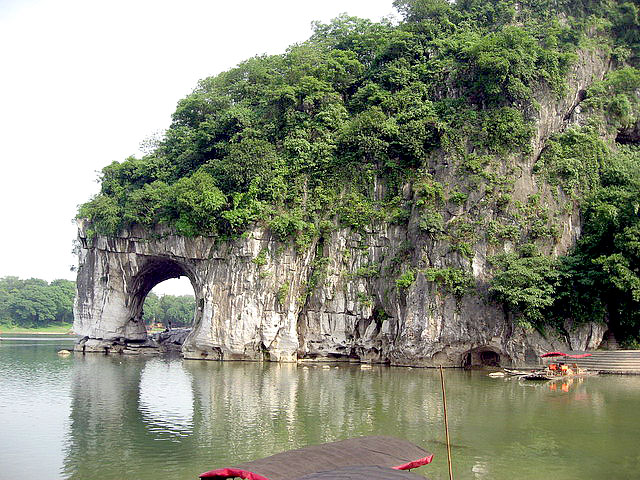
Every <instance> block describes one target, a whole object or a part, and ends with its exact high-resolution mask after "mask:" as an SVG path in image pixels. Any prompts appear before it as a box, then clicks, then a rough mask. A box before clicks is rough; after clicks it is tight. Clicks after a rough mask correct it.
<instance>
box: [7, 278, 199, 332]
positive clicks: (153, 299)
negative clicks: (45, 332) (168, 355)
mask: <svg viewBox="0 0 640 480" xmlns="http://www.w3.org/2000/svg"><path fill="white" fill-rule="evenodd" d="M75 294H76V283H75V282H73V281H71V280H64V279H58V280H53V281H52V282H51V283H47V282H46V281H45V280H41V279H39V278H29V279H26V280H22V279H20V278H18V277H11V276H8V277H3V278H0V325H14V326H18V327H23V328H43V327H48V326H54V325H62V324H68V323H72V322H73V299H74V297H75ZM194 310H195V299H194V297H193V296H192V295H182V296H175V295H162V296H160V297H158V296H157V295H156V294H154V293H149V295H147V299H146V302H145V305H144V319H145V321H146V322H148V323H150V322H151V321H155V322H162V323H164V324H165V325H166V324H168V323H169V322H171V324H172V325H175V326H184V325H190V324H191V320H192V319H193V312H194Z"/></svg>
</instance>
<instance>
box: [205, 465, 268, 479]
mask: <svg viewBox="0 0 640 480" xmlns="http://www.w3.org/2000/svg"><path fill="white" fill-rule="evenodd" d="M200 478H244V479H245V480H269V479H268V478H267V477H263V476H262V475H259V474H257V473H254V472H250V471H248V470H242V469H239V468H218V469H217V470H209V471H208V472H204V473H201V474H200Z"/></svg>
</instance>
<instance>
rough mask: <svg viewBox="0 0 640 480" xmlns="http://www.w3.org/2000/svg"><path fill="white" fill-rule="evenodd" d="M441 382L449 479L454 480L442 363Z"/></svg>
mask: <svg viewBox="0 0 640 480" xmlns="http://www.w3.org/2000/svg"><path fill="white" fill-rule="evenodd" d="M440 382H441V383H442V405H443V406H444V433H445V437H446V439H447V461H448V462H449V480H453V469H452V467H451V443H450V442H449V419H448V417H447V393H446V391H445V389H444V373H443V372H442V365H440Z"/></svg>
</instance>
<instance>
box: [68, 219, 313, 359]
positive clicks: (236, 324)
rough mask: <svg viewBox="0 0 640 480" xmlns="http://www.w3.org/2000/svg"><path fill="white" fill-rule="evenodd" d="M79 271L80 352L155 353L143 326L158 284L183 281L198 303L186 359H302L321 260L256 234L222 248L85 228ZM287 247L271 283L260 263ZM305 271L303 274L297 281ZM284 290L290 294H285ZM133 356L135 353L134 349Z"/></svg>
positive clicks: (169, 236) (159, 234)
mask: <svg viewBox="0 0 640 480" xmlns="http://www.w3.org/2000/svg"><path fill="white" fill-rule="evenodd" d="M78 227H79V228H78V236H79V246H80V248H79V265H78V276H77V283H76V286H77V295H76V300H75V305H74V331H75V333H76V334H77V335H79V336H81V337H82V340H81V341H80V342H79V343H78V345H76V350H78V351H83V352H99V353H113V352H124V353H135V352H144V351H145V349H153V348H154V345H153V342H151V341H150V340H149V339H148V338H147V333H146V329H145V326H144V322H143V320H142V308H143V305H144V300H145V297H146V296H147V294H148V293H149V292H150V291H151V289H152V288H153V287H154V286H155V285H157V284H158V283H160V282H162V281H164V280H167V279H170V278H176V277H180V276H186V277H188V278H189V280H190V281H191V285H192V286H193V289H194V294H195V299H196V311H195V313H194V321H193V329H192V331H191V333H190V334H189V335H188V337H187V338H186V339H185V342H184V344H183V347H182V353H183V355H184V356H185V357H186V358H197V359H232V360H240V359H243V360H263V359H265V358H266V359H269V360H276V361H292V360H295V359H296V357H297V350H298V346H299V344H298V337H297V329H296V327H297V320H298V314H299V312H300V305H299V304H298V303H297V301H296V300H297V295H296V292H298V291H300V290H301V289H302V288H303V287H302V282H303V281H304V279H305V278H306V276H307V274H308V270H309V265H310V263H311V258H312V257H311V253H309V254H307V255H296V254H295V252H294V250H293V246H291V247H288V248H278V247H279V246H278V245H276V243H275V242H274V241H273V239H272V238H271V237H270V236H269V235H264V237H263V236H262V235H263V234H262V232H261V231H256V232H255V233H254V235H253V236H252V237H250V238H242V239H238V240H237V241H229V242H216V241H215V239H212V238H206V237H194V238H185V237H182V236H179V235H175V234H174V233H172V232H169V231H162V230H156V231H153V232H148V231H143V230H141V229H132V230H131V231H125V232H122V233H120V234H119V235H118V236H113V237H106V236H102V235H90V234H89V231H90V224H88V223H86V222H83V221H79V225H78ZM268 247H270V248H272V249H273V250H276V249H277V255H278V262H277V264H275V262H274V264H273V265H271V269H270V271H269V275H264V269H262V266H261V265H260V264H259V263H256V262H254V260H255V258H256V257H257V256H258V255H259V254H260V252H262V251H263V250H265V249H266V248H268ZM292 271H299V272H301V274H300V275H299V276H295V277H294V276H292V275H291V272H292ZM282 285H286V286H287V287H288V288H287V290H288V294H287V295H284V296H283V295H282V293H281V292H282V291H283V288H282ZM132 349H133V350H134V351H132Z"/></svg>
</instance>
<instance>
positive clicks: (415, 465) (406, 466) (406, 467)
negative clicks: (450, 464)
mask: <svg viewBox="0 0 640 480" xmlns="http://www.w3.org/2000/svg"><path fill="white" fill-rule="evenodd" d="M432 460H433V454H431V455H428V456H426V457H424V458H419V459H418V460H414V461H413V462H409V463H405V464H402V465H398V466H397V467H391V468H393V469H394V470H411V469H412V468H418V467H422V466H423V465H428V464H430V463H431V461H432Z"/></svg>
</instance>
